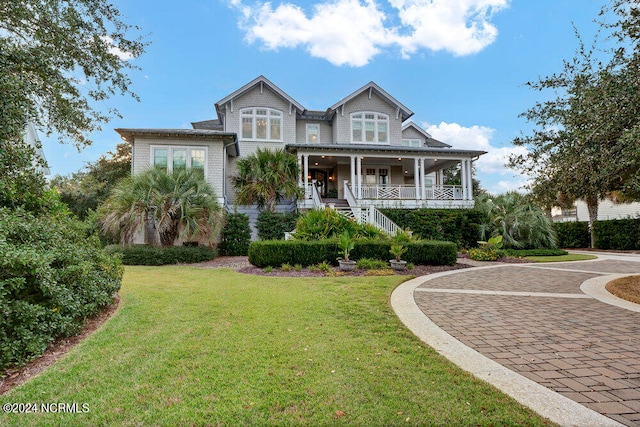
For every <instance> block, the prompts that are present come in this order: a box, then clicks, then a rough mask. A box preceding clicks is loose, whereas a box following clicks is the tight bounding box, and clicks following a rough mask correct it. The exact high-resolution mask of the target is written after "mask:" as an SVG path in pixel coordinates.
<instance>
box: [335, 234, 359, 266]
mask: <svg viewBox="0 0 640 427" xmlns="http://www.w3.org/2000/svg"><path fill="white" fill-rule="evenodd" d="M338 247H339V248H340V254H341V255H342V257H338V264H340V270H342V271H352V270H353V269H355V268H356V262H355V261H351V260H350V259H349V253H350V252H351V251H352V250H353V247H354V244H353V241H352V240H351V235H350V234H349V231H347V230H345V231H344V232H343V233H342V234H341V235H340V240H339V241H338Z"/></svg>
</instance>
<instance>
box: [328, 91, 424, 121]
mask: <svg viewBox="0 0 640 427" xmlns="http://www.w3.org/2000/svg"><path fill="white" fill-rule="evenodd" d="M367 91H368V92H369V97H371V93H372V92H375V93H376V95H378V96H379V97H381V98H382V99H384V100H385V101H386V102H388V103H389V104H391V105H393V106H394V107H396V109H397V110H398V113H399V114H401V115H402V120H403V121H404V120H406V119H408V118H409V117H411V116H413V111H411V110H410V109H408V108H407V107H406V106H404V105H403V104H402V103H401V102H400V101H398V100H397V99H395V98H394V97H393V96H391V95H389V94H388V93H387V92H386V91H385V90H384V89H382V88H381V87H380V86H378V85H377V84H375V83H374V82H369V83H367V84H366V85H364V86H362V87H361V88H360V89H358V90H356V91H355V92H353V93H352V94H351V95H347V96H346V97H345V98H342V99H341V100H340V101H338V102H336V103H335V104H333V105H332V106H331V107H329V111H332V112H333V111H335V110H337V109H338V108H339V107H340V106H342V105H344V104H346V103H347V102H349V101H351V100H352V99H353V98H355V97H356V96H358V95H360V94H361V93H363V92H367Z"/></svg>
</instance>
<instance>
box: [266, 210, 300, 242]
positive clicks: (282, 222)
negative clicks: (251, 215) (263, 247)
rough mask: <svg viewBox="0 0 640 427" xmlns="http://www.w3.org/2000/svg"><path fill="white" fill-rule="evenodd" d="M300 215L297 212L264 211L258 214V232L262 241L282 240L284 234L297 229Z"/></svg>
mask: <svg viewBox="0 0 640 427" xmlns="http://www.w3.org/2000/svg"><path fill="white" fill-rule="evenodd" d="M297 220H298V214H297V213H296V212H288V213H281V212H269V211H262V212H260V213H259V214H258V219H257V221H256V230H258V239H260V240H282V239H284V233H288V232H291V231H293V230H294V229H295V228H296V221H297Z"/></svg>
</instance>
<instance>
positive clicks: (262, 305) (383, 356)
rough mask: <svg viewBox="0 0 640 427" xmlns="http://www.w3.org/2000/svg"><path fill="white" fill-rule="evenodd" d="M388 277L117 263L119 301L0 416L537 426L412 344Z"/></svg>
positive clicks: (55, 421)
mask: <svg viewBox="0 0 640 427" xmlns="http://www.w3.org/2000/svg"><path fill="white" fill-rule="evenodd" d="M401 280H402V278H401V277H399V276H388V277H356V278H354V277H349V278H345V277H334V278H331V277H328V278H304V279H300V278H281V277H264V276H249V275H243V274H239V273H235V272H233V271H231V270H228V269H223V270H204V269H196V268H190V267H127V268H126V272H125V278H124V284H123V287H122V290H121V292H120V295H121V298H122V301H121V307H120V309H119V311H118V312H117V314H116V316H115V317H114V318H112V319H111V320H110V321H108V323H107V324H106V325H105V326H103V328H102V329H100V330H99V331H98V332H96V333H95V334H94V335H92V336H91V337H90V338H88V339H87V340H85V341H84V342H82V343H81V344H80V345H79V346H78V347H76V348H74V349H73V350H72V351H71V352H70V353H69V354H68V355H67V356H66V357H64V358H63V359H61V360H59V361H58V362H57V363H56V364H55V365H53V366H52V367H50V368H49V369H48V370H46V371H45V372H44V373H43V374H41V375H40V376H38V377H36V378H34V379H32V380H31V381H30V382H28V383H26V384H24V385H23V386H21V387H19V388H17V389H14V390H12V391H10V392H9V393H7V394H5V395H3V396H0V403H6V402H23V403H27V402H44V403H52V402H63V403H78V404H82V403H86V404H87V406H88V408H89V412H88V413H83V414H60V413H58V414H42V413H40V414H3V415H0V425H16V426H26V425H118V426H120V425H124V426H137V425H183V426H188V425H195V426H201V425H228V426H236V425H272V424H277V425H362V426H372V425H373V426H377V425H456V426H457V425H474V426H475V425H486V426H489V425H500V426H502V425H543V424H544V425H549V424H550V423H545V420H543V419H542V418H540V417H539V416H537V415H536V414H535V413H533V412H532V411H530V410H528V409H526V408H523V407H522V406H521V405H520V404H518V403H517V402H515V401H513V400H512V399H510V398H509V397H507V396H506V395H504V394H502V393H500V392H498V391H497V390H496V389H494V388H492V387H491V386H489V385H487V384H485V383H482V382H480V381H479V380H476V379H475V378H473V377H472V376H471V375H469V374H467V373H465V372H463V371H461V370H460V369H458V368H456V367H455V366H454V365H452V364H451V363H449V362H448V361H446V360H445V359H443V358H442V357H440V356H439V355H438V354H437V353H435V352H434V351H433V350H432V349H431V348H429V347H427V346H425V345H423V344H421V343H420V342H419V341H418V340H417V339H416V338H415V337H414V336H413V335H412V334H411V333H410V332H408V331H407V330H406V329H405V328H404V326H403V325H402V324H401V323H400V321H399V320H398V319H397V318H396V316H395V315H394V314H393V311H392V310H391V308H390V305H389V303H388V299H389V295H390V293H391V291H392V290H393V289H394V288H395V286H397V285H398V284H399V283H400V281H401Z"/></svg>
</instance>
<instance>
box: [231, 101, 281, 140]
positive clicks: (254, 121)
mask: <svg viewBox="0 0 640 427" xmlns="http://www.w3.org/2000/svg"><path fill="white" fill-rule="evenodd" d="M240 121H241V123H240V129H241V133H240V134H241V137H242V139H245V140H246V139H249V140H258V141H282V111H278V110H273V109H271V108H245V109H242V110H240Z"/></svg>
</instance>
